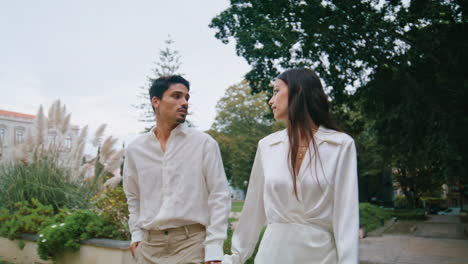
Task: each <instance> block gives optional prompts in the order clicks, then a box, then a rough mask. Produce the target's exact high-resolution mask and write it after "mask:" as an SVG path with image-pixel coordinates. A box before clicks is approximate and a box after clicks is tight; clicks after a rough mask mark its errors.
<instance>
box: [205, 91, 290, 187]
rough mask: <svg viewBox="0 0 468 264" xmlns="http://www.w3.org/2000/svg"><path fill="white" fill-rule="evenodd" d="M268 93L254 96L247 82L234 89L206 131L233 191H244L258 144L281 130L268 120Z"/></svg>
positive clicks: (280, 126) (221, 101)
mask: <svg viewBox="0 0 468 264" xmlns="http://www.w3.org/2000/svg"><path fill="white" fill-rule="evenodd" d="M266 101H267V96H266V94H265V93H258V94H255V95H252V94H251V89H250V87H249V86H248V84H247V83H246V82H242V83H240V84H238V85H233V86H231V87H229V88H228V89H227V90H226V93H225V95H224V96H223V97H222V98H221V99H220V100H219V101H218V103H217V105H216V110H217V116H216V119H215V122H214V123H213V126H212V128H211V130H209V131H207V132H208V133H209V134H210V135H211V136H212V137H213V138H214V139H215V140H216V141H217V142H218V144H219V146H220V150H221V155H222V158H223V163H224V169H225V170H226V175H227V177H228V179H229V180H230V182H231V184H232V185H233V186H234V187H238V188H242V189H244V190H245V188H246V187H247V186H246V185H245V183H246V182H248V180H249V177H250V171H251V169H252V165H253V161H254V158H255V153H256V150H257V144H258V141H259V140H260V139H261V138H263V137H265V136H267V135H268V134H270V133H272V132H273V131H276V130H279V129H281V128H282V125H281V124H278V123H273V122H271V121H270V119H269V118H268V117H267V116H268V114H269V113H270V110H269V108H268V105H267V104H266Z"/></svg>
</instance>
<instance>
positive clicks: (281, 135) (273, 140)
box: [258, 129, 288, 146]
mask: <svg viewBox="0 0 468 264" xmlns="http://www.w3.org/2000/svg"><path fill="white" fill-rule="evenodd" d="M287 136H288V135H287V132H286V129H283V130H280V131H276V132H274V133H271V134H270V135H268V136H266V137H264V138H262V139H260V141H259V142H258V145H259V146H266V145H273V144H277V143H279V142H283V141H284V140H286V139H287Z"/></svg>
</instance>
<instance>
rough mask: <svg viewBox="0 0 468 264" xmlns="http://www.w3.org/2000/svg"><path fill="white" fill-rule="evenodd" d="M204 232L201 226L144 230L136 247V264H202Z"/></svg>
mask: <svg viewBox="0 0 468 264" xmlns="http://www.w3.org/2000/svg"><path fill="white" fill-rule="evenodd" d="M205 236H206V231H205V227H204V226H203V225H201V224H194V225H188V226H182V227H177V228H170V229H166V230H146V231H145V234H144V236H143V240H142V241H141V243H140V244H139V245H138V247H137V249H136V252H135V258H136V262H137V263H138V264H150V263H151V264H200V263H203V262H204V255H205V252H204V246H203V242H204V241H205Z"/></svg>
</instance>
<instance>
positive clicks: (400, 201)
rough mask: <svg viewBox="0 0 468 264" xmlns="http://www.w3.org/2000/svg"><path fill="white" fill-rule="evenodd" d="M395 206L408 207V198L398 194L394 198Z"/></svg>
mask: <svg viewBox="0 0 468 264" xmlns="http://www.w3.org/2000/svg"><path fill="white" fill-rule="evenodd" d="M395 207H396V208H409V203H408V200H407V199H406V197H405V196H404V195H398V196H397V197H396V198H395Z"/></svg>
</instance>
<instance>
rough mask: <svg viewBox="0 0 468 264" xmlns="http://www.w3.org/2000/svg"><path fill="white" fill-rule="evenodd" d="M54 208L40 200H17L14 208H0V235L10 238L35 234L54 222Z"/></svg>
mask: <svg viewBox="0 0 468 264" xmlns="http://www.w3.org/2000/svg"><path fill="white" fill-rule="evenodd" d="M53 215H54V210H53V208H52V206H50V205H43V204H41V203H40V202H39V201H38V200H36V199H32V202H28V201H24V202H17V203H16V204H15V205H14V207H13V208H12V210H11V211H10V210H8V209H6V208H2V209H0V236H3V237H6V238H8V239H11V240H13V239H15V238H18V236H19V235H20V234H23V233H31V234H35V233H37V232H39V231H40V230H41V229H42V228H44V227H46V226H47V225H50V224H51V223H53V221H54V220H53Z"/></svg>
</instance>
